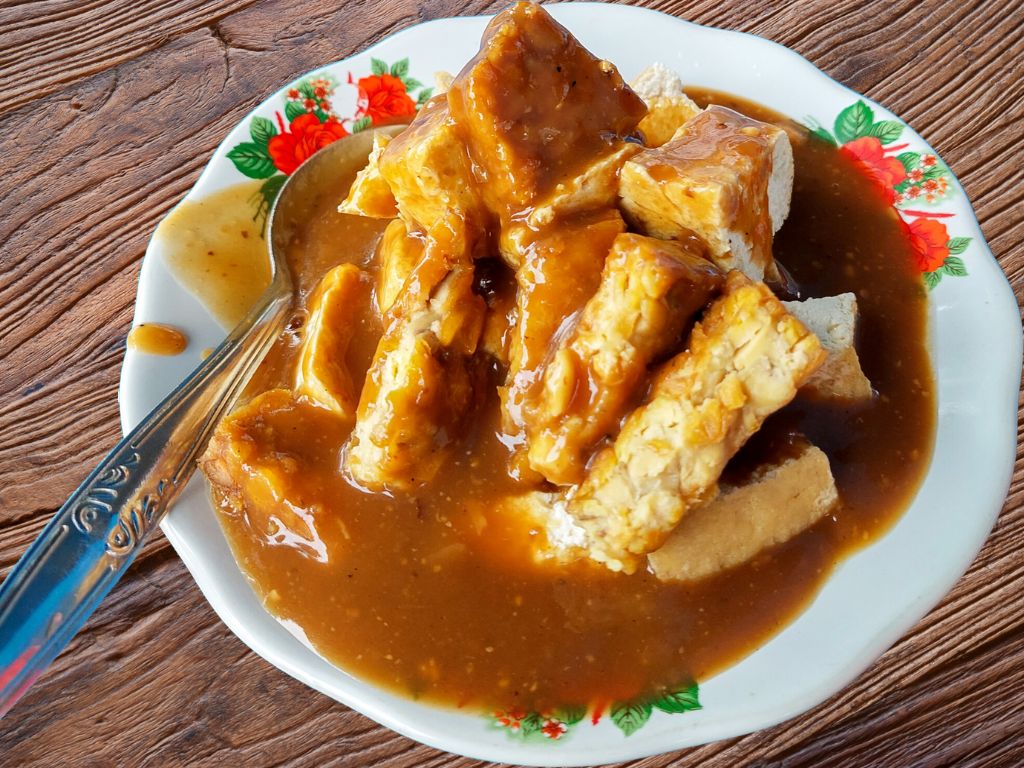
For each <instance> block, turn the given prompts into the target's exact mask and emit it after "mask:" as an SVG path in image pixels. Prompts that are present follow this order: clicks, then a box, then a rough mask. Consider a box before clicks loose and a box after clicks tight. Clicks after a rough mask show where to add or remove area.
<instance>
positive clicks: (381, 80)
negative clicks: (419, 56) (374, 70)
mask: <svg viewBox="0 0 1024 768" xmlns="http://www.w3.org/2000/svg"><path fill="white" fill-rule="evenodd" d="M356 85H357V87H358V88H359V101H358V102H357V104H358V114H360V115H369V117H370V119H371V120H373V124H374V125H384V124H385V123H389V122H392V123H393V122H396V121H400V120H402V119H403V118H409V117H412V116H413V115H415V114H416V102H414V101H413V100H412V99H411V98H409V93H408V91H407V90H406V87H405V83H403V82H402V80H401V79H400V78H397V77H395V76H394V75H389V74H388V73H386V72H385V73H383V74H380V75H370V76H369V77H362V78H360V79H359V80H358V82H357V83H356Z"/></svg>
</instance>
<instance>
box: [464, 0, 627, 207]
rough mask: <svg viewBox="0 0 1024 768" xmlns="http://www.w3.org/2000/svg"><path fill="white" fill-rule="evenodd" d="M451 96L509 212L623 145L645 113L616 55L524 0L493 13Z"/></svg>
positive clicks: (491, 186)
mask: <svg viewBox="0 0 1024 768" xmlns="http://www.w3.org/2000/svg"><path fill="white" fill-rule="evenodd" d="M447 96H448V102H449V104H450V105H451V113H452V115H453V116H454V118H455V120H456V121H457V123H458V125H459V128H460V130H461V131H462V132H463V134H464V136H465V138H466V141H467V145H468V146H469V148H470V152H471V154H472V156H473V159H474V161H475V163H476V166H477V167H478V168H479V169H480V171H481V173H480V174H478V181H479V182H480V184H481V187H482V192H483V195H484V199H485V201H486V202H487V205H488V206H489V207H490V209H491V210H492V211H494V212H495V213H497V214H498V215H499V216H501V217H502V219H503V220H504V221H507V220H509V219H511V218H512V216H514V215H515V214H518V213H521V212H523V211H525V210H526V209H528V208H531V207H533V206H534V205H535V203H536V202H537V201H538V200H540V199H541V198H542V197H543V196H544V195H546V194H547V193H549V192H551V191H552V190H553V189H554V188H555V186H556V185H558V184H559V183H566V182H569V181H571V180H572V179H573V178H575V177H577V176H579V174H580V172H581V171H582V170H583V169H585V168H586V167H588V166H590V165H591V164H593V163H594V162H596V161H598V160H600V159H601V158H602V157H605V156H607V155H611V154H613V153H615V152H616V151H618V150H619V149H620V146H621V141H620V140H619V138H618V137H621V136H625V135H627V134H629V133H631V132H632V131H633V130H634V129H635V128H636V125H637V123H638V122H639V121H640V119H641V118H642V117H643V116H644V114H645V113H646V107H645V106H644V103H643V101H642V100H641V99H640V98H639V97H638V96H637V95H636V94H635V93H633V91H632V90H630V88H629V87H628V86H627V85H626V84H625V83H624V82H623V80H622V77H621V76H620V75H619V73H618V71H617V70H616V69H615V67H614V66H613V65H612V64H610V63H609V62H606V61H602V60H600V59H598V58H597V57H595V56H593V55H592V54H591V53H590V52H589V51H587V50H586V49H585V48H584V47H583V46H582V45H580V43H579V41H577V40H576V39H575V38H574V37H573V36H572V35H571V34H570V33H569V32H568V31H567V30H566V29H565V28H564V27H562V26H561V25H560V24H558V23H557V22H556V21H555V20H554V19H553V18H551V16H550V14H548V13H547V11H545V10H544V9H543V8H542V7H541V6H539V5H536V4H534V3H528V2H519V3H516V4H515V5H513V6H512V7H511V8H509V9H508V10H506V11H503V12H502V13H500V14H498V15H497V16H496V17H495V18H494V19H493V20H492V21H491V23H490V24H489V25H488V27H487V30H486V31H485V33H484V36H483V41H482V43H481V46H480V52H479V53H478V54H477V55H476V56H475V57H474V58H473V59H472V60H471V61H470V62H469V63H468V64H467V65H466V66H465V67H464V68H463V69H462V71H461V72H460V73H459V75H458V76H457V77H456V78H455V80H454V82H453V83H452V85H451V88H450V89H449V90H448V93H447Z"/></svg>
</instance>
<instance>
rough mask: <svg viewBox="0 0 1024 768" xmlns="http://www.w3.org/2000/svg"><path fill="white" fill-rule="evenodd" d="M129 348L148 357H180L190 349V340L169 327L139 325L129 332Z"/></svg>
mask: <svg viewBox="0 0 1024 768" xmlns="http://www.w3.org/2000/svg"><path fill="white" fill-rule="evenodd" d="M128 347H129V349H134V350H135V351H136V352H143V353H145V354H147V355H168V356H170V355H180V354H181V353H182V352H184V351H185V348H186V347H188V338H187V337H186V336H185V334H184V333H182V332H181V331H179V330H178V329H177V328H173V327H171V326H169V325H162V324H160V323H139V324H138V325H137V326H135V327H134V328H132V329H131V330H130V331H129V332H128Z"/></svg>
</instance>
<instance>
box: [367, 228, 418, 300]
mask: <svg viewBox="0 0 1024 768" xmlns="http://www.w3.org/2000/svg"><path fill="white" fill-rule="evenodd" d="M425 251H426V246H425V244H424V242H423V238H422V237H419V236H417V235H414V234H412V233H411V232H409V229H408V227H407V225H406V223H405V222H404V221H402V220H401V219H395V220H394V221H392V222H391V223H390V224H388V226H387V228H386V229H385V230H384V234H382V235H381V237H380V242H379V243H378V244H377V264H378V268H379V271H378V273H377V308H378V309H379V310H380V313H381V314H382V315H383V314H384V313H385V312H387V311H388V310H389V309H391V305H392V304H394V303H395V299H396V298H398V294H399V293H400V292H401V290H402V287H403V286H404V285H405V281H406V279H407V278H408V277H409V275H410V274H412V271H413V269H414V268H415V267H416V265H417V264H418V263H419V262H420V260H421V259H422V258H423V254H424V253H425Z"/></svg>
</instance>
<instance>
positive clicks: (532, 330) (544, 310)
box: [502, 210, 626, 435]
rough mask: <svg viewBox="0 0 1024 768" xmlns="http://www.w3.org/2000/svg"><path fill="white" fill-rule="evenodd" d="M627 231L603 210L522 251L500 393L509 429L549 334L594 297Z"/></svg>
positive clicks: (514, 428)
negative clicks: (618, 241)
mask: <svg viewBox="0 0 1024 768" xmlns="http://www.w3.org/2000/svg"><path fill="white" fill-rule="evenodd" d="M625 230H626V224H625V222H624V221H623V220H622V217H621V216H620V215H619V214H618V212H617V211H614V210H608V211H601V212H599V213H596V214H592V215H588V216H584V217H581V218H578V219H577V220H575V221H573V222H571V223H566V224H565V225H563V226H560V227H555V228H552V230H551V231H550V233H549V234H547V235H546V236H541V237H539V238H537V239H535V240H534V241H533V242H532V243H531V244H530V246H529V247H528V248H527V249H526V251H525V257H524V260H523V263H522V265H521V266H520V267H519V269H518V270H517V271H516V284H517V285H518V290H517V292H516V311H515V323H514V325H513V327H512V333H511V340H510V344H509V347H510V349H509V369H508V377H507V379H506V386H505V389H504V391H503V392H502V417H503V419H502V420H503V426H504V429H505V431H506V432H507V433H509V434H512V435H515V434H518V433H521V432H522V429H523V424H524V417H523V414H522V406H523V398H524V397H525V395H526V393H527V392H528V391H529V389H530V388H531V387H532V386H533V385H534V383H535V382H536V381H537V380H538V379H539V377H540V374H541V368H542V364H543V363H544V360H545V358H546V356H547V353H548V349H549V348H550V346H551V340H552V338H554V336H555V334H556V332H557V331H558V329H559V328H560V327H561V326H562V325H563V323H566V322H567V321H571V317H572V316H573V315H574V314H575V313H576V312H578V311H579V310H580V309H582V308H583V305H584V304H586V302H587V300H588V299H590V297H591V296H593V295H594V291H596V290H597V286H598V284H599V283H600V281H601V269H602V267H603V265H604V262H605V259H606V258H607V256H608V251H609V250H610V249H611V247H612V243H613V242H614V241H615V238H616V237H617V236H618V235H620V234H621V233H623V232H625Z"/></svg>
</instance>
